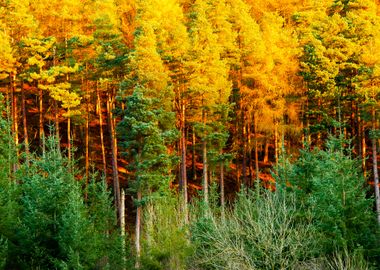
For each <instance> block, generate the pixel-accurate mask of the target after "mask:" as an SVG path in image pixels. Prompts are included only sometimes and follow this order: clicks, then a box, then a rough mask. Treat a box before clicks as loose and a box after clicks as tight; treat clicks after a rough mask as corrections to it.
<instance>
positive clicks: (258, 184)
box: [254, 116, 260, 189]
mask: <svg viewBox="0 0 380 270" xmlns="http://www.w3.org/2000/svg"><path fill="white" fill-rule="evenodd" d="M254 126H255V171H256V187H257V189H258V188H259V187H260V177H259V172H260V168H259V150H258V143H257V117H256V116H255V118H254Z"/></svg>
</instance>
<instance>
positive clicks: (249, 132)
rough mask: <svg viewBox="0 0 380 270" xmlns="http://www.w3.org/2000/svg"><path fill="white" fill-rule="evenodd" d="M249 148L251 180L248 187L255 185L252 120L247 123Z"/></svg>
mask: <svg viewBox="0 0 380 270" xmlns="http://www.w3.org/2000/svg"><path fill="white" fill-rule="evenodd" d="M247 149H248V164H249V182H248V185H247V187H252V186H253V160H252V142H251V121H248V123H247Z"/></svg>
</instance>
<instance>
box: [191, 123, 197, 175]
mask: <svg viewBox="0 0 380 270" xmlns="http://www.w3.org/2000/svg"><path fill="white" fill-rule="evenodd" d="M191 135H192V143H191V147H192V154H191V163H192V164H191V170H192V173H191V177H192V178H191V180H193V181H195V179H196V178H197V173H196V168H195V127H194V125H193V127H192V134H191Z"/></svg>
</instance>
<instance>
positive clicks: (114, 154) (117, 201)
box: [107, 95, 120, 225]
mask: <svg viewBox="0 0 380 270" xmlns="http://www.w3.org/2000/svg"><path fill="white" fill-rule="evenodd" d="M111 104H112V98H111V97H110V95H108V99H107V114H108V117H107V118H108V130H109V134H110V143H111V152H112V176H113V190H114V196H115V206H116V209H117V211H118V218H119V219H118V220H119V225H120V187H119V173H118V170H117V152H116V145H115V138H114V135H115V131H114V122H113V120H112V118H113V116H112V107H111V106H112V105H111Z"/></svg>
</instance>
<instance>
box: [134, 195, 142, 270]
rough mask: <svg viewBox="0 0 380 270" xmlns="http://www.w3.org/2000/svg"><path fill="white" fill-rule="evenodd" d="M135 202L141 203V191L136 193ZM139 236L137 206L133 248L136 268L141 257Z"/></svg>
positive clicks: (139, 218) (139, 222) (139, 210)
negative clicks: (134, 247) (134, 248)
mask: <svg viewBox="0 0 380 270" xmlns="http://www.w3.org/2000/svg"><path fill="white" fill-rule="evenodd" d="M137 201H138V203H140V201H141V191H140V190H139V191H137ZM140 235H141V206H140V205H138V206H137V211H136V231H135V246H136V257H137V258H136V268H140V255H141V247H140Z"/></svg>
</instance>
